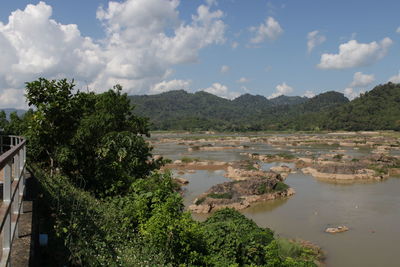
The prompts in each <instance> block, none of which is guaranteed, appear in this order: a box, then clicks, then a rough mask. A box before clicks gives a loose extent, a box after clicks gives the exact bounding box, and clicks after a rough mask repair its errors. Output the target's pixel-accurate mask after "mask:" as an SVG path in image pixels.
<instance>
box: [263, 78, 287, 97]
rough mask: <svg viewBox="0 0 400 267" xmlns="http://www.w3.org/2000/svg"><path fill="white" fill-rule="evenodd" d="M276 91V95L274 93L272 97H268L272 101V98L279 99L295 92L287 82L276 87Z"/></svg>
mask: <svg viewBox="0 0 400 267" xmlns="http://www.w3.org/2000/svg"><path fill="white" fill-rule="evenodd" d="M275 90H276V91H275V93H273V94H272V95H270V96H269V97H267V98H268V99H272V98H275V97H278V96H280V95H286V94H289V93H291V92H293V88H292V87H291V86H289V85H287V84H286V83H285V82H284V83H282V84H278V85H277V86H276V88H275Z"/></svg>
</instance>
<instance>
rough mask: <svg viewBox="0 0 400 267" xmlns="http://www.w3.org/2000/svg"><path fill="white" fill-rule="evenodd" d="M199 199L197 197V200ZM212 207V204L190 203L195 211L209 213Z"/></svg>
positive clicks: (190, 207) (191, 208) (190, 208)
mask: <svg viewBox="0 0 400 267" xmlns="http://www.w3.org/2000/svg"><path fill="white" fill-rule="evenodd" d="M196 201H197V199H195V202H196ZM211 209H212V206H211V205H209V204H201V205H196V204H193V205H190V206H189V210H191V211H193V212H195V213H209V212H210V211H211Z"/></svg>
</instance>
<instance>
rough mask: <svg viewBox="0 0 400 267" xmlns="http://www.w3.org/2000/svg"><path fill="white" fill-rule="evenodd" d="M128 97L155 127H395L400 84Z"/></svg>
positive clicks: (399, 124)
mask: <svg viewBox="0 0 400 267" xmlns="http://www.w3.org/2000/svg"><path fill="white" fill-rule="evenodd" d="M130 100H131V102H132V104H134V105H135V106H136V111H135V112H136V114H138V115H140V116H144V117H148V118H150V120H151V122H152V126H151V127H152V129H157V130H191V131H195V130H218V131H261V130H272V131H283V130H285V131H290V130H293V131H299V130H305V131H320V130H351V131H353V130H397V131H398V130H400V120H399V118H400V108H399V105H400V84H394V83H390V82H389V83H387V84H384V85H379V86H376V87H375V88H374V89H373V90H371V91H369V92H367V93H365V94H363V95H361V96H360V97H358V98H356V99H354V100H353V101H351V102H349V100H348V99H347V98H346V97H344V95H343V94H341V93H337V92H333V91H330V92H326V93H322V94H319V95H317V96H315V97H313V98H310V99H307V98H301V97H287V96H280V97H277V98H275V99H271V100H268V99H266V98H265V97H263V96H253V95H249V94H245V95H242V96H240V97H238V98H236V99H234V100H227V99H224V98H220V97H217V96H215V95H212V94H209V93H206V92H197V93H194V94H190V93H187V92H185V91H183V90H179V91H170V92H166V93H162V94H159V95H152V96H130Z"/></svg>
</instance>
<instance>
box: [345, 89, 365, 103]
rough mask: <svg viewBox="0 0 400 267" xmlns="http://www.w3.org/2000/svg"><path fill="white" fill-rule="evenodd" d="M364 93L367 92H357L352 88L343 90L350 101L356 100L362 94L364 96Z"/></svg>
mask: <svg viewBox="0 0 400 267" xmlns="http://www.w3.org/2000/svg"><path fill="white" fill-rule="evenodd" d="M364 92H365V91H364V90H359V91H356V90H354V89H353V88H351V87H348V88H345V89H344V90H343V93H344V95H345V96H346V97H347V98H348V99H350V100H353V99H354V98H356V97H358V96H360V94H362V93H364Z"/></svg>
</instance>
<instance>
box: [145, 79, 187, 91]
mask: <svg viewBox="0 0 400 267" xmlns="http://www.w3.org/2000/svg"><path fill="white" fill-rule="evenodd" d="M191 83H192V81H190V80H171V81H162V82H160V83H157V84H155V85H153V87H151V88H150V91H149V93H151V94H159V93H163V92H168V91H171V90H180V89H185V90H187V89H188V87H189V86H190V85H191Z"/></svg>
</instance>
